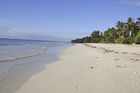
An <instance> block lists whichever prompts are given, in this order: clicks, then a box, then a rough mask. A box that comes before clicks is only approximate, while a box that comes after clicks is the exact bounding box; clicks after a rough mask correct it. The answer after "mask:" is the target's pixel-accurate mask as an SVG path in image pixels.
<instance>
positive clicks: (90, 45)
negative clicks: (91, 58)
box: [84, 44, 97, 48]
mask: <svg viewBox="0 0 140 93" xmlns="http://www.w3.org/2000/svg"><path fill="white" fill-rule="evenodd" d="M84 45H85V46H88V47H91V48H97V47H96V46H92V45H89V44H84Z"/></svg>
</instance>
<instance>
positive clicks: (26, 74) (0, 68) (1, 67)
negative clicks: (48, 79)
mask: <svg viewBox="0 0 140 93" xmlns="http://www.w3.org/2000/svg"><path fill="white" fill-rule="evenodd" d="M69 46H70V45H62V46H60V45H58V46H49V47H47V49H46V50H44V53H42V54H40V55H38V56H33V57H29V58H24V59H18V60H14V61H8V62H0V82H1V83H0V93H15V91H16V90H17V89H19V88H20V87H21V86H22V85H23V84H24V83H25V82H27V80H28V79H29V78H30V77H31V76H32V75H35V74H37V73H39V72H41V71H43V70H44V69H45V65H48V64H51V63H53V62H56V61H57V60H59V58H58V56H59V55H60V54H61V52H62V51H63V49H65V48H67V47H69ZM30 47H32V46H30ZM35 49H36V48H35ZM9 50H10V49H9ZM18 50H19V49H17V54H18V53H19V51H18ZM14 51H16V48H15V50H14ZM37 51H38V50H37ZM5 55H6V54H5ZM9 55H10V54H9ZM7 56H8V55H7Z"/></svg>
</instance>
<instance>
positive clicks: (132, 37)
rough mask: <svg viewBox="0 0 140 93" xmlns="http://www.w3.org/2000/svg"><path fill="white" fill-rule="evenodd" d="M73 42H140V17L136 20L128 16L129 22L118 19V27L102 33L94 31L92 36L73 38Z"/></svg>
mask: <svg viewBox="0 0 140 93" xmlns="http://www.w3.org/2000/svg"><path fill="white" fill-rule="evenodd" d="M71 42H73V43H119V44H133V43H135V44H140V18H137V20H136V21H134V19H133V18H128V20H127V22H121V21H118V22H117V24H116V27H112V28H109V29H108V30H106V31H104V33H101V32H100V31H97V30H96V31H93V32H92V34H91V36H87V37H84V38H80V39H75V40H72V41H71Z"/></svg>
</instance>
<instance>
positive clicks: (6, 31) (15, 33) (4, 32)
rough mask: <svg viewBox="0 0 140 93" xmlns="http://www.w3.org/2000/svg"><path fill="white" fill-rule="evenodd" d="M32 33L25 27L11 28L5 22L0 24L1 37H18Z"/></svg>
mask: <svg viewBox="0 0 140 93" xmlns="http://www.w3.org/2000/svg"><path fill="white" fill-rule="evenodd" d="M29 35H30V31H28V30H25V29H15V28H9V27H7V26H5V25H3V24H0V37H3V38H16V37H21V38H23V37H27V36H29Z"/></svg>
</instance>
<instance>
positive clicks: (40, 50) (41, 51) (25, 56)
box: [0, 46, 47, 62]
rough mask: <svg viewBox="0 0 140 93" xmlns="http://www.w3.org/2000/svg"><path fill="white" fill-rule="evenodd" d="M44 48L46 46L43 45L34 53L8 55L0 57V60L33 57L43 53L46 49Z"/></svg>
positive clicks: (6, 60)
mask: <svg viewBox="0 0 140 93" xmlns="http://www.w3.org/2000/svg"><path fill="white" fill-rule="evenodd" d="M46 48H47V47H45V46H44V47H42V48H41V49H39V50H38V51H37V52H35V53H29V54H25V55H21V56H9V57H6V58H0V62H8V61H15V60H18V59H24V58H29V57H33V56H38V55H40V54H42V53H44V52H45V51H46Z"/></svg>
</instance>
